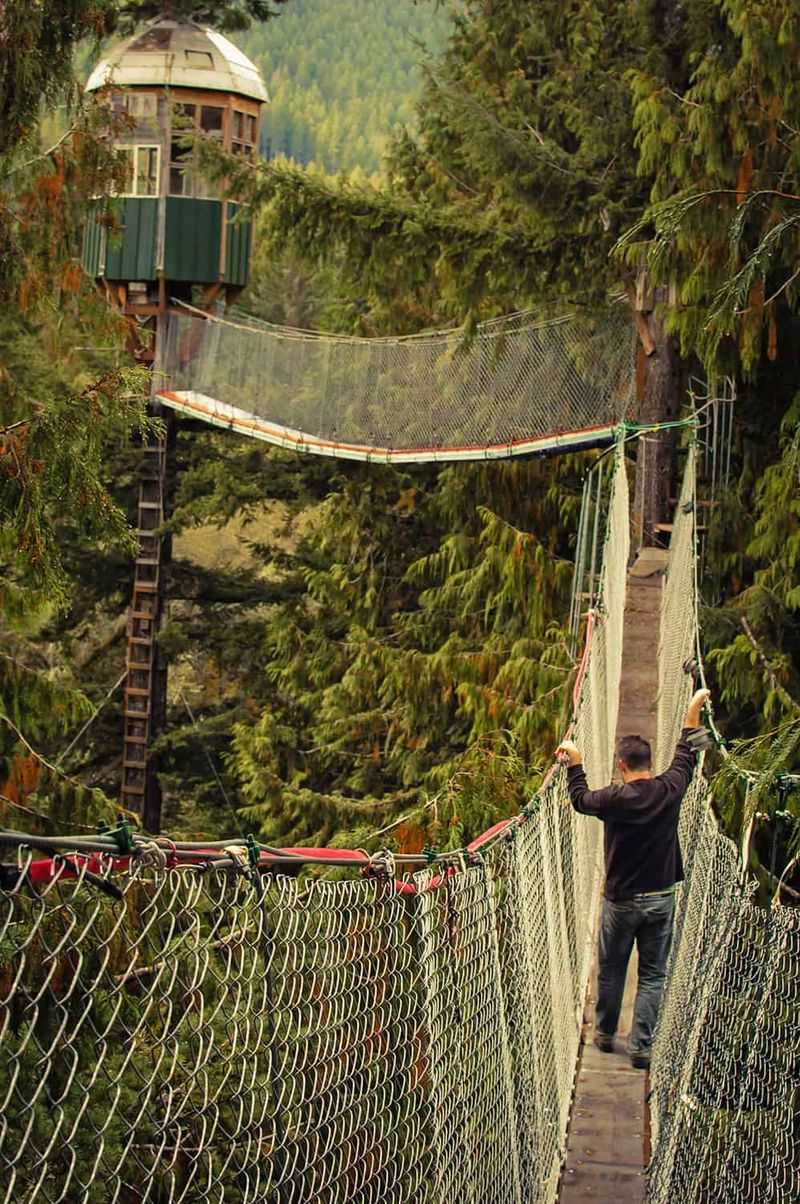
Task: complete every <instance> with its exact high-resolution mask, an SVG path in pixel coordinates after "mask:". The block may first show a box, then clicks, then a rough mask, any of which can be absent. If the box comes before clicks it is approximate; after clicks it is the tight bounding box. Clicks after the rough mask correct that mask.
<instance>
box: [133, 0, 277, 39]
mask: <svg viewBox="0 0 800 1204" xmlns="http://www.w3.org/2000/svg"><path fill="white" fill-rule="evenodd" d="M286 3H287V0H122V3H121V4H120V5H119V15H118V17H117V21H116V27H117V29H118V30H120V32H122V33H127V32H130V31H132V30H134V29H136V28H137V26H139V25H142V24H143V23H144V22H145V21H152V20H154V19H155V18H156V17H161V16H163V17H173V18H175V19H176V20H179V21H197V22H198V23H199V24H201V25H210V26H212V28H214V29H220V30H223V31H227V32H230V31H231V30H237V29H247V27H248V26H249V25H250V23H251V22H252V21H268V20H269V19H270V17H277V16H278V14H279V12H280V7H281V5H283V4H286Z"/></svg>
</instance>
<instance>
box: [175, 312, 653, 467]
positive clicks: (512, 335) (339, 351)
mask: <svg viewBox="0 0 800 1204" xmlns="http://www.w3.org/2000/svg"><path fill="white" fill-rule="evenodd" d="M160 368H161V377H160V383H159V384H158V393H157V397H158V399H159V400H160V401H162V402H163V403H164V404H166V405H168V406H171V407H173V408H174V409H176V410H179V411H182V412H183V413H186V414H189V415H191V416H193V417H195V418H199V419H201V420H203V421H205V422H209V423H212V424H214V425H217V426H222V427H225V428H230V429H233V430H237V431H239V432H241V433H243V434H245V435H249V436H251V437H253V438H257V439H263V440H266V441H267V442H270V443H274V444H278V445H279V446H282V447H287V448H291V449H293V450H296V451H308V452H313V453H315V454H317V455H327V456H339V457H344V458H349V459H361V460H378V461H384V462H401V463H403V462H406V463H407V462H422V461H427V460H468V459H484V458H487V457H491V456H503V457H507V456H510V455H522V454H528V453H530V452H535V451H552V450H559V449H568V448H571V447H575V448H579V447H582V446H595V445H598V444H600V443H602V442H611V441H612V440H613V437H614V431H615V429H616V427H617V426H618V425H619V423H620V422H621V421H622V420H623V419H625V418H626V417H628V416H629V411H630V408H631V403H632V400H633V392H634V386H635V372H634V344H633V336H632V326H631V322H630V315H629V313H628V312H627V308H626V307H624V306H621V305H617V306H613V307H611V308H610V309H609V310H607V311H606V312H604V313H603V312H599V313H596V314H592V315H576V314H572V315H567V316H563V317H559V318H551V319H546V318H542V317H541V316H540V315H536V314H533V313H529V312H526V313H519V314H512V315H510V316H507V317H503V318H497V319H494V320H492V321H487V322H482V323H480V324H479V325H478V326H477V327H476V329H475V330H474V331H473V332H472V333H471V334H469V335H467V334H466V333H465V332H464V331H463V330H460V329H459V330H447V331H441V332H437V333H431V334H420V335H413V336H406V337H392V338H369V339H367V338H354V337H349V336H335V335H323V334H316V333H314V332H311V331H302V330H295V329H292V328H290V327H285V326H273V325H269V324H268V323H264V322H258V321H256V320H255V319H253V318H248V317H237V318H235V319H225V318H221V317H212V316H201V315H200V313H199V312H198V311H192V310H189V309H186V310H185V311H183V312H181V311H179V310H175V311H174V312H172V313H171V314H170V315H169V319H168V323H167V334H166V339H165V346H164V348H163V353H162V355H161V363H160Z"/></svg>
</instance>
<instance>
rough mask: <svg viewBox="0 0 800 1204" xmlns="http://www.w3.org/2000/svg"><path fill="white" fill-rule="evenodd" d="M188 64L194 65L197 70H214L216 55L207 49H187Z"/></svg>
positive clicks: (189, 65) (188, 65)
mask: <svg viewBox="0 0 800 1204" xmlns="http://www.w3.org/2000/svg"><path fill="white" fill-rule="evenodd" d="M185 53H186V66H187V67H193V68H194V70H195V71H213V70H214V56H213V54H210V53H209V52H208V51H207V50H187V51H186V52H185Z"/></svg>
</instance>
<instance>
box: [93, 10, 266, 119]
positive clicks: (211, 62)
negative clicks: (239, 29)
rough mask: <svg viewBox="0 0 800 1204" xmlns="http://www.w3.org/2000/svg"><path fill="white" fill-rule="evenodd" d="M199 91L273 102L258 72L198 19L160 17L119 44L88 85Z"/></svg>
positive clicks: (241, 55)
mask: <svg viewBox="0 0 800 1204" xmlns="http://www.w3.org/2000/svg"><path fill="white" fill-rule="evenodd" d="M106 84H115V85H116V86H118V87H121V88H127V87H132V86H137V87H141V86H145V87H146V86H148V85H149V86H152V87H161V88H166V87H171V88H198V89H208V90H210V91H214V92H228V93H233V94H234V95H237V96H248V97H250V98H251V99H253V100H257V101H261V102H266V101H267V100H269V97H268V95H267V90H266V88H265V87H264V81H263V80H262V78H261V76H260V74H259V71H258V68H257V67H256V66H255V64H254V63H251V62H250V59H249V58H247V56H246V55H244V54H242V52H241V50H239V49H238V48H237V47H236V46H234V45H233V43H232V42H229V41H228V39H227V38H224V37H223V36H222V34H220V33H217V32H216V30H213V29H209V28H208V27H207V26H203V25H198V24H197V23H196V22H194V21H174V20H172V19H171V18H169V17H158V18H157V19H156V20H155V21H151V22H150V24H149V25H147V26H146V27H145V28H144V29H143V30H140V31H139V32H138V33H135V34H134V35H133V37H131V38H127V39H125V41H123V42H118V43H117V44H116V45H115V46H112V47H111V49H110V50H109V51H108V53H107V54H106V55H105V56H104V57H103V58H102V59H101V60H100V62H99V63H97V65H96V66H95V68H94V70H93V71H92V73H91V75H90V76H89V79H88V81H87V84H86V90H87V92H93V91H95V90H96V89H97V88H102V87H104V86H105V85H106Z"/></svg>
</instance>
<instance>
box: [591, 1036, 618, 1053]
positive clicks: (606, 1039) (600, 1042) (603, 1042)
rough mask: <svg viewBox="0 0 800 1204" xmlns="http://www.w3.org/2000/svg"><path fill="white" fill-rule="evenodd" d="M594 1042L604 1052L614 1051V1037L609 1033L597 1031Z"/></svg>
mask: <svg viewBox="0 0 800 1204" xmlns="http://www.w3.org/2000/svg"><path fill="white" fill-rule="evenodd" d="M594 1043H595V1045H596V1046H597V1048H598V1049H599V1050H601V1051H602V1052H603V1053H613V1052H614V1037H613V1035H612V1034H609V1033H595V1035H594Z"/></svg>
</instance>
